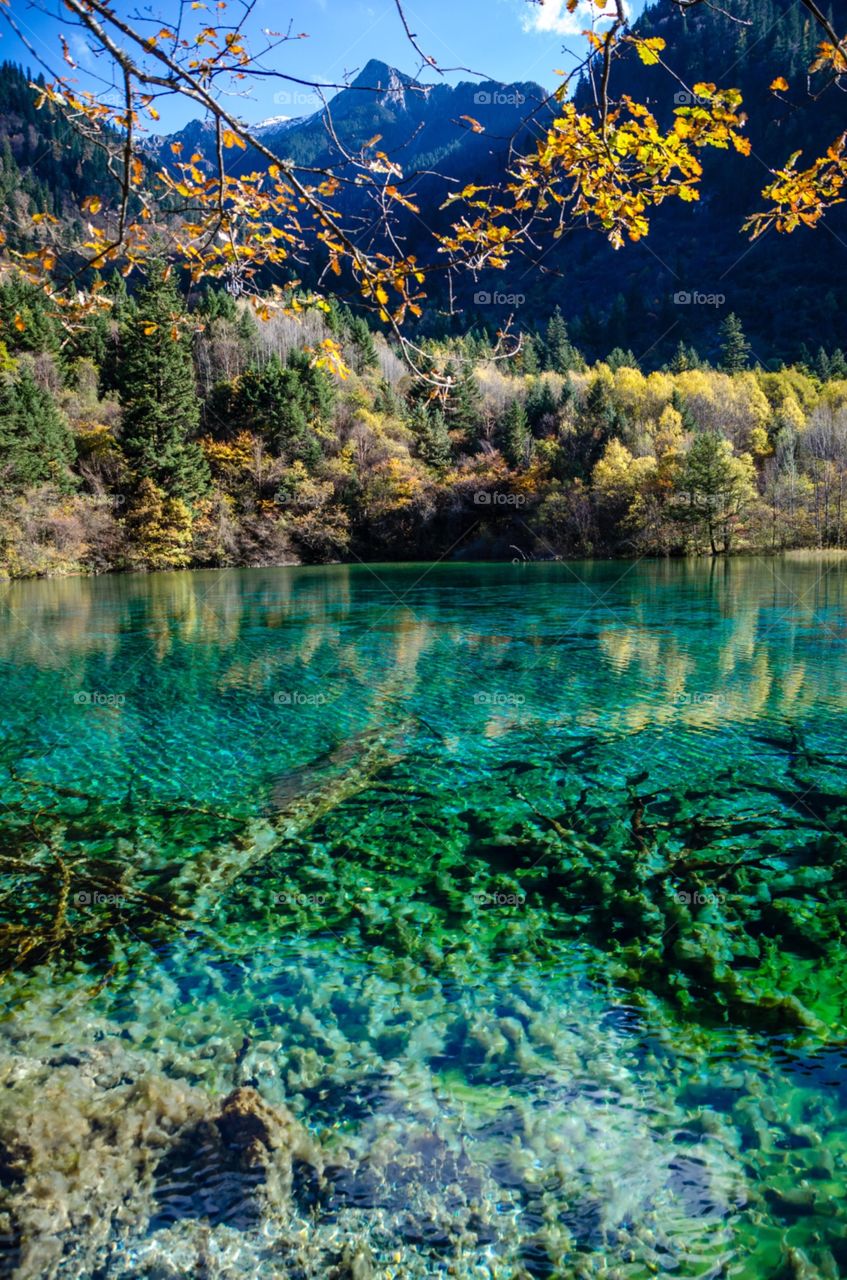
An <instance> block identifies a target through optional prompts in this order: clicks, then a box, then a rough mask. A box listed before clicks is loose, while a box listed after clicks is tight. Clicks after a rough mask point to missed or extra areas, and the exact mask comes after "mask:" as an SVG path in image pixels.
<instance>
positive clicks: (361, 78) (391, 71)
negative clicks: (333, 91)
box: [350, 58, 431, 107]
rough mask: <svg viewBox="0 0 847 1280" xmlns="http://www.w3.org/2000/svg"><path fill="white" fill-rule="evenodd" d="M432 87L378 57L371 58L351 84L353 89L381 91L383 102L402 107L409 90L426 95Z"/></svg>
mask: <svg viewBox="0 0 847 1280" xmlns="http://www.w3.org/2000/svg"><path fill="white" fill-rule="evenodd" d="M430 87H431V86H429V85H423V84H420V83H419V82H418V81H417V80H415V79H413V78H412V76H407V75H406V74H405V73H404V72H402V71H398V70H397V68H396V67H390V66H389V65H388V63H387V62H380V60H379V59H378V58H371V59H370V60H369V61H368V62H367V63H366V64H365V66H364V67H363V69H362V70H361V71H360V72H359V74H358V75H357V76H356V79H355V80H354V81H353V83H352V84H351V86H350V88H351V89H371V90H374V91H376V92H377V93H379V95H380V97H381V100H382V101H383V102H393V103H396V104H397V105H398V106H401V107H403V106H405V105H406V92H407V90H411V91H413V92H414V93H419V94H422V95H423V96H424V97H426V95H427V94H428V93H429V91H430Z"/></svg>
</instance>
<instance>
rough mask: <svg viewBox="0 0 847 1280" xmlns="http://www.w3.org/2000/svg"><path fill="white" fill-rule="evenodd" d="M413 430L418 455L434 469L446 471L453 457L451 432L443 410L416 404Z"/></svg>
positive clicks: (413, 414)
mask: <svg viewBox="0 0 847 1280" xmlns="http://www.w3.org/2000/svg"><path fill="white" fill-rule="evenodd" d="M412 431H413V432H414V435H415V441H416V447H417V453H418V457H420V458H422V459H423V461H424V462H425V463H426V464H427V466H429V467H432V468H433V470H434V471H441V472H443V471H446V470H447V468H448V467H449V465H450V459H451V446H450V433H449V432H448V430H447V420H446V418H445V417H444V414H443V413H442V412H441V410H440V409H437V408H435V409H433V408H429V407H427V406H426V405H424V404H418V405H416V406H415V408H414V410H413V412H412Z"/></svg>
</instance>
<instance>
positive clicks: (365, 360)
mask: <svg viewBox="0 0 847 1280" xmlns="http://www.w3.org/2000/svg"><path fill="white" fill-rule="evenodd" d="M347 332H348V334H349V337H350V345H351V346H352V348H353V368H354V369H355V370H356V372H357V373H364V371H365V370H366V369H375V368H376V366H377V364H378V363H379V361H378V359H377V354H376V346H375V345H374V340H373V334H372V333H371V331H370V329H369V328H368V322H367V320H365V319H364V317H363V316H351V317H350V319H349V321H348V322H347Z"/></svg>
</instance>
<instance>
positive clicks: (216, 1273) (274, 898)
mask: <svg viewBox="0 0 847 1280" xmlns="http://www.w3.org/2000/svg"><path fill="white" fill-rule="evenodd" d="M845 656H847V559H841V558H838V557H825V556H808V557H804V556H789V557H784V558H774V559H738V560H729V561H726V562H721V563H711V562H709V563H706V562H700V561H698V562H676V563H657V562H641V563H634V564H626V563H625V564H621V563H581V564H573V565H568V564H549V565H536V564H529V565H475V564H473V565H469V564H449V565H431V566H427V565H409V566H382V565H381V566H370V567H368V566H356V567H333V568H321V569H308V568H299V569H265V570H239V571H229V570H227V571H221V572H199V573H183V574H161V575H154V576H150V577H143V576H127V577H106V578H102V579H96V580H83V579H77V580H70V581H62V582H56V581H52V582H37V583H24V584H15V585H8V586H6V587H5V588H4V590H3V594H2V599H0V668H2V677H3V689H4V696H3V698H2V702H0V718H2V740H1V741H0V804H2V809H0V825H1V826H2V837H3V838H2V843H0V869H1V870H2V873H3V879H2V886H3V887H2V895H1V897H0V901H1V903H2V905H0V976H1V977H2V984H1V985H0V1008H2V1017H1V1018H0V1275H2V1276H8V1277H14V1278H15V1280H28V1278H30V1277H74V1278H78V1277H83V1278H87V1277H91V1278H92V1280H94V1278H95V1277H96V1278H97V1280H101V1278H104V1280H105V1278H107V1277H108V1278H111V1277H121V1278H122V1280H123V1278H128V1277H133V1278H139V1280H140V1278H141V1277H148V1278H151V1280H169V1278H172V1277H173V1278H175V1277H178V1276H197V1277H227V1278H229V1277H233V1278H234V1277H252V1276H255V1277H259V1276H261V1277H263V1278H264V1277H269V1278H271V1280H276V1278H279V1280H282V1278H283V1277H284V1278H290V1280H311V1278H312V1277H314V1278H317V1277H328V1278H329V1280H372V1278H376V1277H386V1278H388V1277H396V1278H397V1280H400V1278H401V1277H415V1278H417V1277H438V1276H445V1277H447V1276H450V1277H462V1278H470V1277H479V1278H480V1280H483V1278H485V1280H493V1278H495V1277H496V1278H497V1280H529V1278H533V1280H534V1278H536V1277H539V1278H540V1277H552V1278H559V1280H565V1278H568V1277H580V1278H582V1277H586V1278H587V1277H595V1276H597V1277H599V1276H602V1277H606V1278H613V1277H614V1278H617V1277H620V1278H621V1280H624V1278H625V1280H642V1278H646V1277H651V1276H655V1275H659V1274H664V1273H668V1274H673V1275H674V1276H677V1277H718V1276H720V1277H739V1278H743V1280H759V1278H762V1277H768V1278H773V1280H791V1278H792V1277H797V1278H801V1277H809V1278H811V1277H824V1278H827V1280H828V1278H831V1280H836V1278H837V1277H839V1276H842V1275H845V1274H847V1194H845V1193H846V1192H847V1186H845V1184H846V1183H847V1070H845V1067H847V1042H846V1041H845V1025H846V1024H847V1016H846V1015H847V982H846V980H847V968H846V967H845V938H846V937H847V932H845V931H847V902H845V882H847V844H845V838H846V837H847V785H845V764H847V719H846V718H845V711H846V710H847V664H845Z"/></svg>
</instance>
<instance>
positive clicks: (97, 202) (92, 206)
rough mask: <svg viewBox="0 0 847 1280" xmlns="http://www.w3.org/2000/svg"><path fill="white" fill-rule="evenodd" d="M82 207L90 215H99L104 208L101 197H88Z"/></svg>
mask: <svg viewBox="0 0 847 1280" xmlns="http://www.w3.org/2000/svg"><path fill="white" fill-rule="evenodd" d="M82 207H83V209H85V210H86V211H87V212H88V213H99V212H100V210H101V209H102V208H103V201H102V200H101V199H100V197H99V196H86V198H85V199H84V200H83V202H82Z"/></svg>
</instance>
